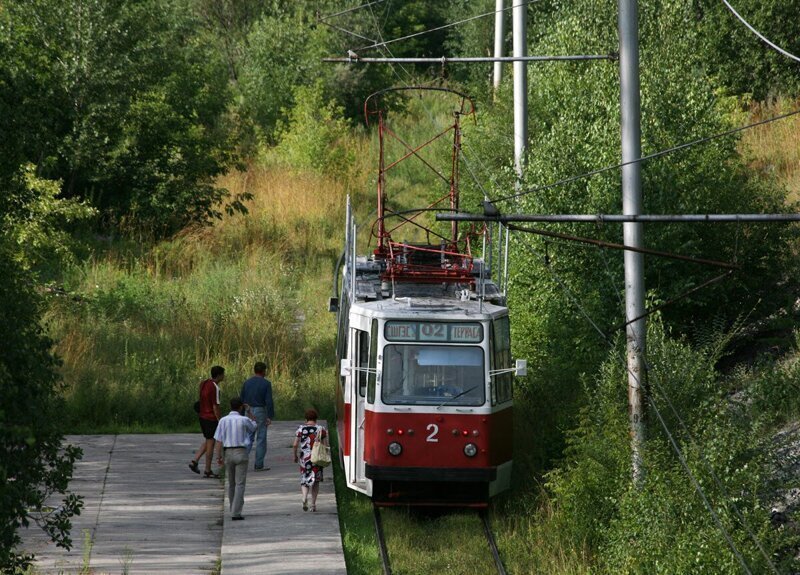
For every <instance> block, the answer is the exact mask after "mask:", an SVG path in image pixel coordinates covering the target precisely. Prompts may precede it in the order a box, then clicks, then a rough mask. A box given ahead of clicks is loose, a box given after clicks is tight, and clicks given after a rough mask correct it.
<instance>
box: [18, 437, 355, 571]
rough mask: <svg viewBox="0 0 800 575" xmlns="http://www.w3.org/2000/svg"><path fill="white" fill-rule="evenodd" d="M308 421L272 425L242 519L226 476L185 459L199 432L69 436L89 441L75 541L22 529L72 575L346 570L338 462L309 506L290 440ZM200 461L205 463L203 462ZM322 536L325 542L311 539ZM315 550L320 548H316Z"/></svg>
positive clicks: (79, 477) (76, 481)
mask: <svg viewBox="0 0 800 575" xmlns="http://www.w3.org/2000/svg"><path fill="white" fill-rule="evenodd" d="M299 423H300V422H276V423H274V424H273V425H272V426H270V432H269V441H268V444H269V451H268V453H267V465H268V466H269V467H271V469H270V470H269V471H264V472H259V473H255V472H253V471H252V464H251V468H250V469H251V471H250V472H249V473H248V476H247V489H246V492H245V506H244V515H245V517H246V519H245V520H244V521H231V520H230V513H228V512H227V502H224V501H223V500H224V489H223V485H222V483H221V482H220V481H219V480H214V479H204V478H202V477H201V476H200V475H196V474H194V473H192V472H191V471H190V470H189V468H188V466H187V464H188V462H189V460H190V459H191V457H192V455H193V453H194V451H195V450H196V449H197V447H198V446H199V445H200V440H201V435H200V434H199V433H197V434H173V435H119V436H98V435H82V436H70V437H68V438H67V441H68V442H69V443H72V444H73V445H77V446H79V447H81V448H82V449H83V451H84V455H83V459H82V460H81V461H80V462H78V464H77V466H76V470H75V473H74V477H73V480H72V483H71V486H70V489H71V490H72V491H73V492H74V493H76V494H78V495H82V496H83V497H84V503H85V505H84V509H83V512H82V513H81V515H80V516H78V517H75V518H73V529H72V538H73V549H72V551H69V552H67V551H65V550H64V549H60V548H57V547H55V545H53V544H51V543H48V542H47V540H46V537H45V536H44V534H43V533H42V532H41V530H40V529H38V528H37V527H35V526H34V527H33V528H31V529H29V530H27V532H26V531H25V530H23V539H24V541H25V548H26V549H27V550H28V551H31V552H33V553H35V554H36V556H37V562H36V568H37V570H38V572H39V573H43V574H44V573H47V574H50V573H58V574H63V575H73V574H77V573H79V572H87V573H88V572H91V573H92V574H93V575H102V574H116V573H123V574H130V575H134V574H141V575H146V574H167V573H170V574H186V575H196V574H203V573H219V572H220V571H219V568H220V559H221V573H222V574H223V575H238V574H240V573H241V574H248V573H260V574H264V575H268V574H285V575H288V574H295V573H298V574H299V573H306V572H308V566H309V565H313V566H314V569H313V571H314V572H315V573H320V574H324V575H328V574H330V575H339V574H341V575H344V574H345V573H346V570H345V564H344V556H343V554H342V545H341V536H340V533H339V522H338V518H337V516H336V500H335V495H334V492H333V480H332V479H333V477H332V474H331V472H332V470H331V469H330V468H329V469H326V470H325V473H326V475H327V477H326V480H325V482H324V483H323V484H322V489H321V493H320V497H319V499H318V500H317V508H318V510H319V511H318V512H317V513H311V512H310V511H309V512H306V513H304V512H303V510H302V508H301V503H300V501H301V499H300V487H299V471H298V470H297V466H296V465H295V464H294V463H293V462H292V460H291V459H292V452H291V442H292V438H293V437H294V431H295V429H296V428H297V426H298V425H299ZM201 468H202V464H201ZM314 538H316V539H317V540H318V541H319V543H318V544H315V545H313V546H312V545H310V541H312V539H314ZM312 550H313V551H312Z"/></svg>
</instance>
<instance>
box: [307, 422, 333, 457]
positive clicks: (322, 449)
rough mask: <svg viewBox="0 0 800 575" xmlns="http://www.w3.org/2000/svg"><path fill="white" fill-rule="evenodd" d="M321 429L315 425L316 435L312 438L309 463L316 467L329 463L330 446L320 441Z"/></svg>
mask: <svg viewBox="0 0 800 575" xmlns="http://www.w3.org/2000/svg"><path fill="white" fill-rule="evenodd" d="M323 429H324V428H322V427H317V437H316V439H315V440H314V447H312V448H311V463H313V464H314V465H316V466H317V467H327V466H328V465H330V464H331V448H330V447H328V446H327V445H325V444H324V443H322V431H323Z"/></svg>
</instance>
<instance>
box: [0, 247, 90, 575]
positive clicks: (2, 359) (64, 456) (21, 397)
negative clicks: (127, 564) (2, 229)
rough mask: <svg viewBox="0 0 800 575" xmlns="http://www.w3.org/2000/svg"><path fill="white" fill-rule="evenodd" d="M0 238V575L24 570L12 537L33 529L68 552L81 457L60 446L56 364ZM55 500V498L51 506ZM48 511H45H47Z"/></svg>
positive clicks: (28, 288)
mask: <svg viewBox="0 0 800 575" xmlns="http://www.w3.org/2000/svg"><path fill="white" fill-rule="evenodd" d="M10 243H11V242H10V241H9V238H8V237H7V235H6V234H2V235H0V274H2V277H3V281H2V282H0V301H2V302H3V304H2V306H0V322H2V325H3V328H4V330H5V331H6V333H5V336H4V341H3V345H2V347H0V379H2V381H3V393H2V394H0V428H2V430H3V433H2V434H0V571H2V572H4V573H8V572H13V571H14V569H15V568H21V567H25V566H26V565H27V564H29V563H30V561H31V559H32V557H31V556H30V555H27V554H25V553H23V552H21V551H20V550H19V549H18V546H19V544H20V543H21V540H20V536H19V533H18V531H19V529H20V528H21V527H27V526H28V525H30V524H32V523H36V524H38V525H39V526H40V527H41V528H42V529H43V530H44V531H45V532H46V533H47V534H48V536H49V537H50V538H51V539H52V540H53V541H54V542H55V543H56V544H57V545H59V546H62V547H66V548H67V549H69V548H70V546H71V545H72V540H71V537H70V527H71V524H70V518H71V517H72V516H73V515H75V514H77V513H79V512H80V509H81V506H82V502H81V500H80V498H79V497H77V496H75V495H74V494H70V493H69V492H68V490H67V484H68V482H69V480H70V478H71V476H72V470H73V466H74V463H75V461H76V459H78V458H79V457H80V450H79V449H77V448H74V447H72V446H69V445H67V446H63V445H62V439H63V431H62V427H61V426H62V422H63V409H64V407H63V402H62V401H61V400H60V399H59V398H58V395H57V394H58V391H59V390H60V380H59V377H58V374H57V371H56V370H57V366H58V362H57V361H56V360H55V358H54V357H53V356H52V355H51V354H50V346H51V344H52V342H51V341H50V340H49V339H48V338H47V337H45V335H44V334H43V332H42V328H41V327H40V325H39V306H40V301H39V299H38V297H37V296H36V295H35V293H34V291H33V287H32V279H31V276H30V275H29V274H28V272H27V271H26V270H24V269H23V268H22V267H21V266H20V264H19V263H18V262H17V259H18V258H17V257H16V254H15V251H16V250H15V249H14V248H13V247H12V249H9V244H10ZM58 498H62V499H61V501H58ZM47 506H52V507H50V510H48V507H47Z"/></svg>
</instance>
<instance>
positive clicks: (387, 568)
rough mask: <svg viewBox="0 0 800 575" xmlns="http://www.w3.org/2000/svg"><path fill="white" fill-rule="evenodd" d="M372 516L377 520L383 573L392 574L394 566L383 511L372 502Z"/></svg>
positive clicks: (384, 574)
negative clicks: (391, 562) (387, 547)
mask: <svg viewBox="0 0 800 575" xmlns="http://www.w3.org/2000/svg"><path fill="white" fill-rule="evenodd" d="M372 518H373V519H374V521H375V536H376V537H377V539H378V553H379V554H380V556H381V564H382V566H383V575H392V566H391V565H390V564H389V552H388V550H387V549H386V539H385V538H384V536H383V522H382V521H381V512H380V509H378V506H377V505H375V504H374V503H373V504H372Z"/></svg>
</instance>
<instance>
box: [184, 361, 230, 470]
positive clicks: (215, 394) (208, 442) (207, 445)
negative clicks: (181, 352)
mask: <svg viewBox="0 0 800 575" xmlns="http://www.w3.org/2000/svg"><path fill="white" fill-rule="evenodd" d="M223 379H225V368H224V367H222V366H220V365H215V366H214V367H212V368H211V378H210V379H206V380H203V381H201V382H200V410H199V411H198V417H199V418H200V430H201V431H202V432H203V443H201V444H200V448H199V449H198V450H197V453H195V456H194V459H192V462H191V463H190V464H189V469H191V470H192V471H194V472H195V473H200V468H199V465H198V464H199V462H200V458H201V457H202V456H203V455H205V471H204V472H203V477H207V478H215V479H217V478H219V475H217V474H216V473H214V472H213V471H211V461H212V458H213V454H214V432H216V431H217V424H218V422H219V415H220V412H219V384H220V383H222V380H223Z"/></svg>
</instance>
